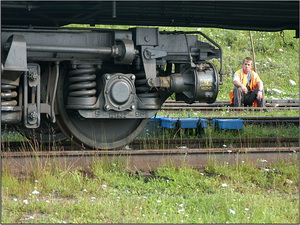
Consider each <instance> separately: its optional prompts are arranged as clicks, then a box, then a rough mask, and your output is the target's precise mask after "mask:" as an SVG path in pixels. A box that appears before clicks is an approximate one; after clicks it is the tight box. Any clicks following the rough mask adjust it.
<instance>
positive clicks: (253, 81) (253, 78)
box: [229, 69, 261, 107]
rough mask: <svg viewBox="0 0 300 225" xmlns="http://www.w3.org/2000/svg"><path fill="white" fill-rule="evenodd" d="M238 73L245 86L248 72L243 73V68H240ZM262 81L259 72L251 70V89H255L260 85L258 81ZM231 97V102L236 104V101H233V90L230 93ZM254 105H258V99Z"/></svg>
mask: <svg viewBox="0 0 300 225" xmlns="http://www.w3.org/2000/svg"><path fill="white" fill-rule="evenodd" d="M236 73H237V74H238V76H239V78H240V80H241V83H242V84H243V85H244V86H247V82H248V80H247V74H244V73H243V69H240V70H238V71H236ZM259 81H261V79H260V77H259V76H258V74H257V73H256V72H254V71H252V70H251V79H250V84H249V88H250V91H253V90H254V89H255V88H257V87H258V85H257V83H258V82H259ZM229 97H230V104H234V101H233V97H234V94H233V90H232V92H230V93H229ZM253 106H254V107H257V100H255V101H254V102H253Z"/></svg>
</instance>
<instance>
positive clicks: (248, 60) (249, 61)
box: [243, 57, 252, 73]
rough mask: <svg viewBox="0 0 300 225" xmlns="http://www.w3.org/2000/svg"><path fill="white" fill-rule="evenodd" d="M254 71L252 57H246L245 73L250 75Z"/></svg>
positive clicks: (244, 62) (244, 63)
mask: <svg viewBox="0 0 300 225" xmlns="http://www.w3.org/2000/svg"><path fill="white" fill-rule="evenodd" d="M251 69H252V59H251V58H250V57H246V58H244V60H243V72H244V73H249V72H250V70H251Z"/></svg>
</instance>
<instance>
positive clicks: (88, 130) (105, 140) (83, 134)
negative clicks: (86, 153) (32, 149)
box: [56, 72, 149, 149]
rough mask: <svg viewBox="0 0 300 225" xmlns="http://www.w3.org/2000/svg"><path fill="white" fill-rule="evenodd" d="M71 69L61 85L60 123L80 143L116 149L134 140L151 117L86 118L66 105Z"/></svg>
mask: <svg viewBox="0 0 300 225" xmlns="http://www.w3.org/2000/svg"><path fill="white" fill-rule="evenodd" d="M66 78H67V73H66V72H63V73H62V74H61V75H60V79H59V84H58V89H57V100H56V107H57V113H58V115H57V117H56V118H57V124H58V126H59V128H60V129H61V131H62V132H63V133H64V134H65V135H66V136H67V137H68V138H69V139H70V140H71V141H74V142H75V143H76V144H77V145H79V146H86V147H89V148H92V149H115V148H118V147H121V146H124V145H126V144H128V143H129V142H131V141H132V140H133V139H134V138H135V137H136V136H137V135H139V134H140V132H141V131H142V130H143V129H144V128H145V126H146V125H147V123H148V120H149V119H86V118H83V117H82V116H80V115H79V113H78V112H77V111H76V110H72V109H66V107H65V106H66V105H67V96H68V84H67V82H65V81H66Z"/></svg>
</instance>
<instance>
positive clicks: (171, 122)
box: [160, 117, 178, 128]
mask: <svg viewBox="0 0 300 225" xmlns="http://www.w3.org/2000/svg"><path fill="white" fill-rule="evenodd" d="M177 121H178V118H171V117H162V118H160V126H162V127H164V128H175V127H176V123H177Z"/></svg>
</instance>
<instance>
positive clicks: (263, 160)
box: [260, 159, 268, 163]
mask: <svg viewBox="0 0 300 225" xmlns="http://www.w3.org/2000/svg"><path fill="white" fill-rule="evenodd" d="M260 162H263V163H264V162H268V161H267V160H265V159H261V160H260Z"/></svg>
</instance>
